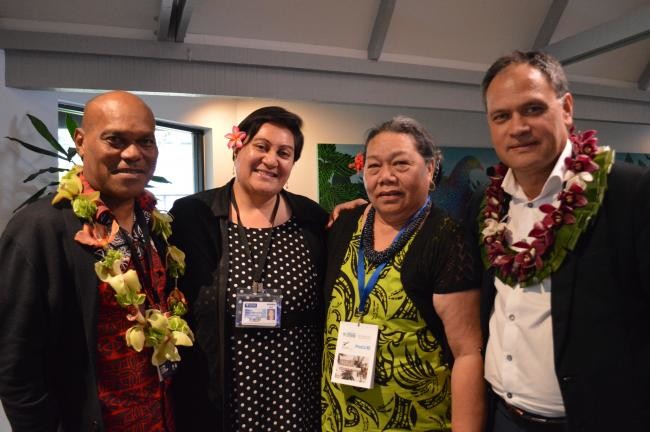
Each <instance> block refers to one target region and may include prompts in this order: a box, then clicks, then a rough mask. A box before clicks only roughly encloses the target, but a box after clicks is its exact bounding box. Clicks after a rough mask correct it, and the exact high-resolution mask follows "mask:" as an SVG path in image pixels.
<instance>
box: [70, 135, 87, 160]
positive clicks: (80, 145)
mask: <svg viewBox="0 0 650 432" xmlns="http://www.w3.org/2000/svg"><path fill="white" fill-rule="evenodd" d="M85 135H86V134H85V133H84V130H83V129H81V128H77V129H75V131H74V138H73V139H74V146H75V147H76V148H77V154H78V155H79V157H81V159H82V160H83V158H84V152H85V148H84V138H85Z"/></svg>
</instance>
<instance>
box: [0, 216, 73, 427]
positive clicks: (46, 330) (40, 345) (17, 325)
mask: <svg viewBox="0 0 650 432" xmlns="http://www.w3.org/2000/svg"><path fill="white" fill-rule="evenodd" d="M39 219H40V218H39V217H38V215H34V214H33V208H29V207H28V208H27V209H25V210H23V211H22V212H20V213H18V215H16V216H15V217H14V218H13V219H12V220H11V221H10V222H9V225H8V226H7V229H6V230H5V232H4V234H3V236H2V238H0V274H1V275H2V277H0V347H2V354H1V355H0V399H2V404H3V407H4V410H5V413H6V415H7V418H8V419H9V422H10V424H11V426H12V428H13V430H14V431H46V430H55V429H56V427H57V426H56V425H57V424H58V422H59V419H58V409H57V407H56V406H55V403H54V401H53V399H52V398H51V396H50V394H49V390H50V389H49V387H48V386H49V384H50V383H48V376H47V366H46V361H47V357H48V356H47V349H48V348H47V345H48V341H49V340H50V338H51V332H54V331H56V329H55V328H52V326H51V321H50V312H51V311H50V310H48V309H49V308H48V287H49V286H50V285H52V286H53V287H56V285H57V280H58V279H59V277H58V276H59V275H57V272H58V269H55V270H54V271H50V270H51V269H52V265H51V262H48V261H52V260H51V259H50V260H48V257H47V255H48V254H51V255H52V256H56V255H57V253H59V252H60V250H57V249H50V250H46V248H43V247H41V246H42V245H43V244H52V243H51V242H48V241H47V238H46V237H51V234H49V233H48V232H47V230H43V229H41V228H42V226H43V224H42V223H41V222H39ZM35 240H36V241H41V242H43V243H42V244H41V246H38V245H37V243H36V241H35ZM30 246H31V247H30ZM54 301H56V300H54ZM60 354H61V355H65V353H60Z"/></svg>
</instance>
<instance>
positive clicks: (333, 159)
mask: <svg viewBox="0 0 650 432" xmlns="http://www.w3.org/2000/svg"><path fill="white" fill-rule="evenodd" d="M441 150H442V154H443V162H442V178H441V181H440V184H438V186H437V187H436V190H435V191H434V192H433V194H432V196H431V197H432V198H433V201H434V203H435V204H436V205H438V206H439V207H442V208H443V209H445V210H446V211H447V212H448V213H450V214H451V215H452V216H455V217H457V218H459V219H462V218H463V217H464V216H465V211H466V207H467V204H468V203H469V202H470V198H471V197H472V195H473V194H474V191H476V189H477V188H479V187H481V186H482V185H483V184H487V182H488V178H487V176H486V175H485V169H486V168H487V167H489V166H491V165H494V164H496V163H497V160H498V159H497V157H496V153H494V150H492V149H491V148H481V147H442V148H441ZM362 151H363V145H361V144H318V201H319V203H320V205H321V206H323V208H325V209H326V210H327V211H331V210H332V208H334V206H336V204H339V203H342V202H345V201H350V200H353V199H356V198H366V199H367V196H366V191H365V188H364V186H363V179H362V177H361V174H360V173H357V171H356V170H355V169H354V168H352V166H353V162H354V157H355V155H356V154H357V153H359V152H362Z"/></svg>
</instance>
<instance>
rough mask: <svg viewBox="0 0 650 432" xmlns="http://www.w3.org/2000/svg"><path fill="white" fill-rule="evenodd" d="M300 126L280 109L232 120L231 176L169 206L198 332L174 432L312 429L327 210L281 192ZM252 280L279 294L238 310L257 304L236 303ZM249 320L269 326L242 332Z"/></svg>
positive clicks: (186, 357) (316, 412)
mask: <svg viewBox="0 0 650 432" xmlns="http://www.w3.org/2000/svg"><path fill="white" fill-rule="evenodd" d="M301 125H302V121H301V119H300V118H299V117H298V116H296V115H295V114H293V113H290V112H288V111H286V110H284V109H283V108H279V107H265V108H261V109H259V110H257V111H255V112H253V113H251V114H250V115H249V116H248V117H247V118H246V119H244V120H243V121H242V122H241V123H240V124H239V130H240V131H242V132H245V133H246V134H247V136H246V137H245V138H243V139H242V140H241V141H242V142H241V143H237V139H239V138H242V137H241V135H239V132H238V131H236V130H234V131H233V134H229V137H230V138H232V141H231V142H232V143H233V145H234V150H235V151H234V160H235V172H236V175H235V178H234V179H233V180H231V181H230V182H229V183H228V184H227V185H225V186H223V187H221V188H217V189H213V190H209V191H205V192H200V193H198V194H195V195H192V196H189V197H186V198H182V199H180V200H178V201H176V203H175V204H174V207H173V209H172V214H173V216H174V218H175V219H174V226H173V230H174V239H173V241H174V242H175V244H178V246H179V247H180V248H181V249H182V250H183V251H185V253H186V264H187V267H186V274H185V276H184V278H183V279H182V280H181V281H180V285H181V288H182V290H183V291H184V292H185V294H186V296H187V298H188V301H189V304H190V316H189V317H188V318H189V321H190V325H191V326H192V328H193V329H195V336H196V343H195V346H194V347H191V348H189V349H186V350H183V351H181V356H182V357H183V362H181V363H182V364H181V366H180V368H179V370H178V371H177V373H176V376H175V377H174V390H175V391H174V396H175V403H174V404H175V412H176V420H177V429H178V430H179V431H182V430H193V431H194V430H213V431H255V432H257V431H273V432H276V431H301V432H305V431H306V432H310V431H319V430H320V399H319V385H320V347H321V346H322V325H323V311H322V304H323V302H322V295H321V292H320V286H321V282H322V276H323V272H324V244H325V238H324V237H325V233H324V227H325V223H326V221H327V213H326V212H325V211H324V210H323V209H322V208H321V207H320V206H318V204H316V203H315V202H313V201H311V200H309V199H308V198H305V197H302V196H299V195H295V194H292V193H289V192H287V191H285V190H283V186H284V185H285V183H286V181H287V179H288V177H289V174H290V172H291V169H292V167H293V164H294V162H295V161H296V160H298V158H299V157H300V152H301V150H302V145H303V136H302V132H301V131H300V127H301ZM238 144H239V145H238ZM257 282H259V283H260V284H261V286H262V287H263V289H264V291H267V292H273V293H281V295H282V298H281V300H280V299H278V300H277V301H276V303H272V304H273V305H276V304H277V307H275V306H274V308H271V309H269V310H270V312H269V311H266V313H258V312H254V313H251V314H248V313H247V310H246V309H243V312H240V313H239V314H238V313H237V303H238V302H239V303H240V307H242V308H245V307H249V306H250V307H253V308H258V307H261V306H260V305H259V304H256V303H254V302H252V301H248V302H246V300H247V299H248V300H250V299H249V298H248V297H243V296H242V291H244V292H248V293H250V292H251V289H252V287H254V286H256V283H257ZM242 299H243V302H242ZM242 304H244V306H241V305H242ZM269 304H271V303H269ZM255 310H257V309H255ZM276 314H277V317H279V322H280V324H279V326H278V327H275V326H274V325H271V324H273V323H274V320H275V318H276ZM255 320H258V321H259V320H261V321H262V322H264V323H266V324H269V327H264V328H259V327H250V326H247V325H245V324H250V323H248V321H255Z"/></svg>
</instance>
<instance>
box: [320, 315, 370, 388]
mask: <svg viewBox="0 0 650 432" xmlns="http://www.w3.org/2000/svg"><path fill="white" fill-rule="evenodd" d="M378 332H379V327H377V326H376V325H374V324H362V323H353V322H349V321H341V323H340V326H339V336H338V339H337V341H336V351H335V352H334V367H333V368H332V377H331V381H332V382H335V383H338V384H346V385H350V386H353V387H361V388H367V389H369V388H372V386H373V384H374V378H375V351H377V335H378Z"/></svg>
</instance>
